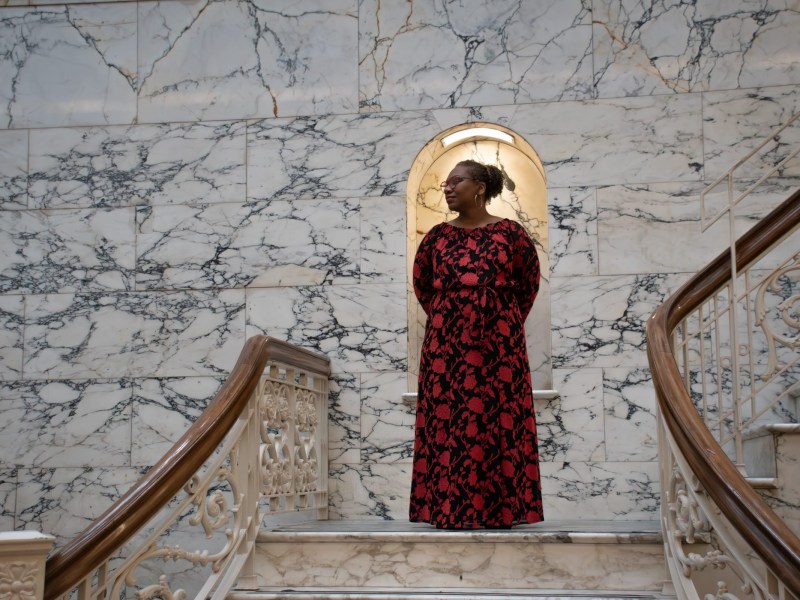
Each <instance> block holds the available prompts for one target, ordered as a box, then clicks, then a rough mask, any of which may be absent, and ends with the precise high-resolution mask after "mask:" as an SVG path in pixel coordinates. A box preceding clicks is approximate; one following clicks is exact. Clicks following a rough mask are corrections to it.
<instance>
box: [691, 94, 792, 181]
mask: <svg viewBox="0 0 800 600" xmlns="http://www.w3.org/2000/svg"><path fill="white" fill-rule="evenodd" d="M797 112H800V86H797V85H787V86H780V87H765V88H758V89H749V90H731V91H726V92H711V93H706V94H703V138H704V142H703V143H704V148H703V151H704V153H705V159H704V169H705V177H706V179H708V180H713V179H716V178H717V177H719V176H720V175H722V174H723V173H725V171H727V170H728V169H729V168H731V167H733V165H734V164H735V163H736V162H737V161H738V160H740V159H742V158H744V157H745V156H746V155H747V154H748V153H749V152H750V151H751V150H753V149H754V148H756V147H757V146H758V145H759V144H761V142H763V141H764V140H765V139H766V138H767V137H768V136H769V135H771V134H772V132H773V131H774V130H776V129H778V128H779V127H780V126H781V125H783V124H785V123H786V122H787V121H788V120H789V118H790V117H791V116H792V115H793V114H796V113H797ZM798 143H800V122H797V121H796V122H795V124H794V125H793V126H792V127H791V128H790V129H786V130H784V131H783V132H782V134H781V140H780V142H779V143H777V144H776V143H774V142H772V143H770V144H769V145H767V146H766V147H765V148H764V149H763V150H761V151H760V152H759V154H757V155H756V156H754V157H753V159H752V160H750V161H748V163H746V165H743V166H742V167H741V168H739V169H737V171H736V175H735V177H736V178H739V179H743V178H751V179H753V178H758V177H760V176H761V175H762V174H765V173H766V172H767V171H768V170H769V168H770V167H771V166H772V165H775V164H777V163H778V162H780V160H781V159H783V158H785V157H786V156H787V154H788V153H789V152H790V151H791V150H792V149H794V148H796V147H797V144H798ZM790 165H791V167H792V168H791V170H790V172H791V174H793V176H795V177H797V176H800V160H798V158H797V157H795V158H794V159H793V160H792V161H791V163H790Z"/></svg>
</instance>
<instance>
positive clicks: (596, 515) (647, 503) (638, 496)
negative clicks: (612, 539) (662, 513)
mask: <svg viewBox="0 0 800 600" xmlns="http://www.w3.org/2000/svg"><path fill="white" fill-rule="evenodd" d="M540 472H541V474H542V500H543V502H544V517H545V519H556V520H558V519H607V520H623V521H639V520H650V519H657V518H658V510H659V494H660V492H659V479H658V463H656V462H635V461H626V462H575V461H571V462H563V463H551V462H545V463H541V464H540Z"/></svg>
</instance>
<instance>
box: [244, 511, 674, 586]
mask: <svg viewBox="0 0 800 600" xmlns="http://www.w3.org/2000/svg"><path fill="white" fill-rule="evenodd" d="M255 573H256V574H257V585H258V589H257V590H253V591H248V592H244V591H236V592H234V593H233V594H232V595H231V596H230V597H229V598H230V600H256V599H258V600H267V599H270V600H273V599H279V598H304V599H311V598H323V597H324V598H334V597H336V598H345V597H346V598H350V599H352V598H364V599H367V598H370V599H371V598H427V597H448V598H449V597H459V598H465V597H469V598H498V597H515V598H516V597H531V596H541V595H550V596H559V597H564V596H567V597H571V596H576V597H577V596H580V597H587V596H598V597H599V596H602V597H631V596H635V597H652V596H653V595H657V594H660V592H661V591H662V589H663V587H664V583H665V577H666V572H665V569H664V557H663V548H662V544H661V534H660V531H659V527H658V523H657V522H650V521H645V522H626V523H613V522H608V521H574V522H549V523H548V522H542V523H537V524H535V525H523V526H519V527H515V528H513V529H511V530H485V529H481V530H473V531H468V532H464V531H445V530H437V529H435V528H433V527H431V526H429V525H424V524H417V523H405V522H399V521H328V522H324V523H309V524H305V525H293V526H289V527H283V528H278V529H275V530H273V531H265V532H262V533H261V534H259V537H258V545H257V546H256V560H255Z"/></svg>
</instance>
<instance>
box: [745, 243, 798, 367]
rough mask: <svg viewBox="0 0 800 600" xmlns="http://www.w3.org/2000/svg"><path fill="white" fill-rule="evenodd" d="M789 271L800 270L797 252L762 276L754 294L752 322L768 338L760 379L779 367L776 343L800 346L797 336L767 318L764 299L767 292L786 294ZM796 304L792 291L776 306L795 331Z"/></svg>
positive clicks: (783, 319)
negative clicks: (754, 317) (776, 329)
mask: <svg viewBox="0 0 800 600" xmlns="http://www.w3.org/2000/svg"><path fill="white" fill-rule="evenodd" d="M792 271H800V253H798V254H795V255H794V256H793V257H792V262H791V263H790V264H787V265H784V266H783V267H781V268H778V269H775V270H774V271H773V272H772V273H770V274H769V275H768V276H767V277H766V278H764V281H763V282H761V285H760V286H759V287H758V291H757V293H756V307H755V311H756V319H755V324H756V326H758V327H761V329H762V330H763V332H764V335H765V336H766V340H767V365H766V367H765V370H764V372H763V373H762V374H761V378H762V379H768V378H769V377H771V376H772V375H774V374H775V373H777V372H778V371H779V370H780V369H781V365H780V361H779V359H778V344H782V345H784V346H786V347H788V348H792V349H796V348H800V336H794V337H790V336H789V335H781V334H780V333H778V332H776V331H775V328H774V326H773V323H772V322H771V321H770V319H768V318H767V316H768V314H769V310H768V308H767V302H766V294H767V292H771V293H772V294H776V295H786V294H788V292H789V291H788V290H785V289H784V281H785V280H786V275H787V274H789V273H791V272H792ZM798 304H800V294H798V293H793V294H789V295H787V297H786V298H784V299H783V301H781V302H780V303H779V304H778V305H777V306H776V307H775V309H776V310H777V313H778V315H779V317H780V319H781V320H782V321H783V323H784V324H785V325H786V326H787V327H788V328H789V329H793V330H794V331H795V332H796V331H798V330H800V306H798Z"/></svg>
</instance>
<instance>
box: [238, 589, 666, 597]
mask: <svg viewBox="0 0 800 600" xmlns="http://www.w3.org/2000/svg"><path fill="white" fill-rule="evenodd" d="M292 597H293V598H305V599H307V600H318V599H319V600H322V599H324V598H346V599H347V600H361V599H364V600H369V599H372V598H375V599H380V600H392V599H398V600H399V599H403V598H414V599H416V600H436V599H438V598H443V599H449V600H462V599H466V598H486V599H492V600H504V599H513V600H518V599H521V598H536V599H537V600H546V599H549V598H552V599H554V600H592V599H593V598H597V599H602V600H617V599H619V600H637V599H642V600H651V599H652V600H656V599H657V600H672V599H674V596H665V595H663V594H659V593H655V592H648V591H642V592H631V591H625V590H539V589H524V588H519V589H514V588H508V589H503V590H498V589H490V588H459V589H447V588H416V589H409V588H404V589H397V588H366V587H342V588H335V589H332V588H325V587H302V588H300V587H297V588H282V587H279V586H272V587H262V588H260V589H258V590H236V591H233V592H232V593H231V594H229V595H228V598H227V600H271V599H276V598H292Z"/></svg>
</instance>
